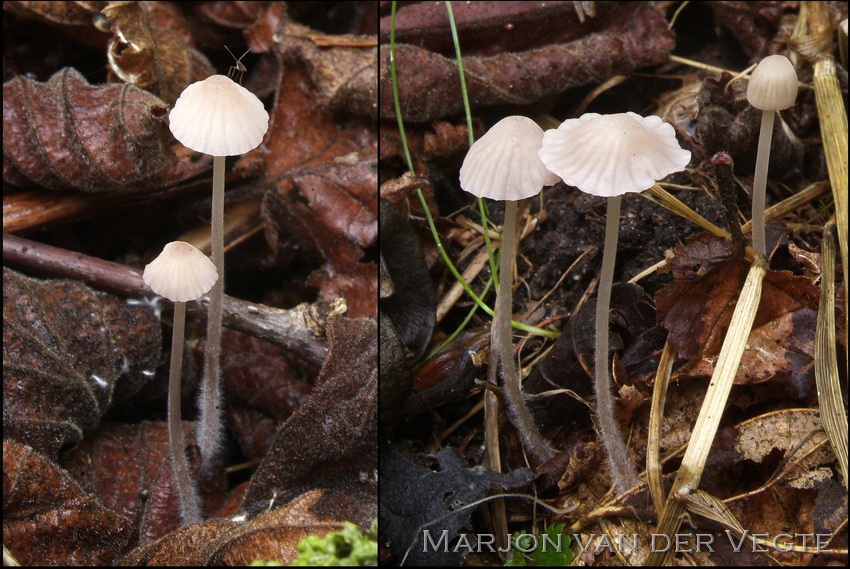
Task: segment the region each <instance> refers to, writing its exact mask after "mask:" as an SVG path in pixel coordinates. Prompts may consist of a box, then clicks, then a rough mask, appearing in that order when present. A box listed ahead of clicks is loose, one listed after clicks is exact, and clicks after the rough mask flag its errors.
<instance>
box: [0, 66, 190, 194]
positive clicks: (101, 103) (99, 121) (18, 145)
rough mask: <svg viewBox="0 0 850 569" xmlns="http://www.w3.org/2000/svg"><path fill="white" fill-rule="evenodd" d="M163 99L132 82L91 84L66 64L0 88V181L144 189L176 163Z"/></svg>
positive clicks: (55, 187)
mask: <svg viewBox="0 0 850 569" xmlns="http://www.w3.org/2000/svg"><path fill="white" fill-rule="evenodd" d="M167 114H168V109H167V108H166V105H165V103H163V102H162V101H161V100H159V99H158V98H157V97H155V96H154V95H151V94H150V93H147V92H145V91H142V90H141V89H138V88H136V87H134V86H132V85H106V86H91V85H89V84H88V83H87V82H86V80H85V78H84V77H83V76H82V75H80V73H79V72H77V71H76V70H74V69H71V68H65V69H63V70H62V71H59V72H57V73H56V74H55V75H53V77H51V78H50V80H49V81H47V82H46V83H39V82H38V81H33V80H31V79H27V78H26V77H23V76H19V77H16V78H15V79H12V80H11V81H9V82H7V83H5V84H4V85H3V180H4V181H5V182H7V183H9V184H13V185H17V186H27V185H38V186H42V187H44V188H49V189H53V190H65V189H70V188H73V189H77V190H82V191H85V192H106V191H112V190H118V189H122V190H130V189H139V188H144V187H149V186H150V185H151V184H152V183H154V182H156V181H158V180H160V179H162V178H163V177H165V175H166V173H167V171H168V169H169V168H170V167H174V166H175V165H176V159H175V157H174V154H173V153H172V152H170V151H169V150H168V149H167V148H166V147H165V145H164V143H163V137H164V136H165V135H166V134H165V133H166V130H167V129H166V123H165V117H166V115H167Z"/></svg>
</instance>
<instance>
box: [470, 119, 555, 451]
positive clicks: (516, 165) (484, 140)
mask: <svg viewBox="0 0 850 569" xmlns="http://www.w3.org/2000/svg"><path fill="white" fill-rule="evenodd" d="M542 138H543V130H542V129H541V128H540V127H539V126H537V123H535V122H534V121H533V120H531V119H529V118H526V117H522V116H510V117H507V118H504V119H502V120H500V121H499V122H498V123H496V124H495V125H493V127H492V128H491V129H490V130H489V131H487V133H486V134H485V135H484V136H482V137H481V138H479V139H478V140H477V141H476V142H475V144H473V145H472V147H471V148H470V149H469V152H467V154H466V158H464V160H463V165H462V166H461V168H460V187H461V188H463V189H464V190H466V191H467V192H469V193H471V194H473V195H475V196H478V197H480V198H490V199H495V200H505V220H504V223H503V224H502V243H501V253H500V255H499V257H500V262H499V289H498V291H497V293H496V310H495V317H494V319H493V327H492V332H491V335H490V354H491V356H490V358H491V359H490V365H491V366H497V365H498V363H499V361H501V364H502V373H503V374H504V379H505V394H506V397H505V400H506V402H507V407H508V412H509V415H510V417H511V421H512V422H513V424H514V426H515V427H516V429H517V431H518V432H519V434H520V438H521V439H522V444H523V447H524V448H525V449H526V451H527V452H528V453H529V454H530V455H531V456H533V457H534V458H535V459H536V460H537V461H539V463H543V462H545V461H546V460H548V459H549V458H551V457H552V455H553V452H552V450H551V449H550V448H549V445H548V444H546V442H545V441H544V440H543V437H542V436H541V435H540V431H539V430H538V429H537V425H535V423H534V419H533V418H532V416H531V413H530V412H529V410H528V406H527V405H526V404H525V399H524V398H523V396H522V389H521V387H520V383H519V375H518V374H517V371H516V369H515V368H514V363H513V356H512V353H513V350H512V342H511V314H512V310H511V291H512V290H513V287H512V286H511V280H512V277H513V271H512V270H511V264H512V263H513V257H514V248H515V245H514V241H515V235H514V234H515V233H516V213H517V200H521V199H524V198H528V197H531V196H534V195H537V194H539V193H540V190H541V189H543V186H550V185H552V184H554V183H556V182H557V181H558V177H557V176H555V175H554V174H552V173H551V172H549V171H548V170H547V169H546V167H545V166H544V165H543V163H542V162H541V161H540V158H538V157H537V151H538V150H539V149H540V143H541V140H542Z"/></svg>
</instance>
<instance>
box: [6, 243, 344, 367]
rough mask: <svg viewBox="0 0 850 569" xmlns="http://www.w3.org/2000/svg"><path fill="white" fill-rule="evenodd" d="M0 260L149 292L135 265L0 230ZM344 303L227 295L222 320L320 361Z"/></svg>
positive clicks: (198, 311) (201, 305)
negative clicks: (291, 304) (330, 322)
mask: <svg viewBox="0 0 850 569" xmlns="http://www.w3.org/2000/svg"><path fill="white" fill-rule="evenodd" d="M3 264H4V265H8V266H10V267H14V268H16V269H20V270H24V271H27V272H29V273H36V274H40V275H43V276H47V277H51V278H67V279H75V280H81V281H83V282H85V283H86V284H88V285H89V286H91V287H94V288H96V289H98V290H102V291H106V292H110V293H113V294H118V295H122V296H128V297H148V296H151V295H152V294H153V293H152V292H151V290H150V289H149V288H148V287H147V285H145V283H144V281H142V272H141V271H140V270H138V269H134V268H133V267H128V266H126V265H121V264H118V263H112V262H110V261H104V260H103V259H98V258H97V257H91V256H88V255H84V254H82V253H77V252H74V251H68V250H66V249H60V248H58V247H53V246H51V245H45V244H43V243H38V242H36V241H31V240H29V239H24V238H22V237H18V236H16V235H8V234H4V235H3ZM207 302H209V296H204V297H202V298H201V299H200V300H198V301H194V302H189V303H187V306H186V308H187V311H188V312H189V313H190V314H191V315H192V316H193V317H195V318H204V317H205V315H206V313H207V309H206V303H207ZM345 309H346V305H345V301H344V300H342V299H337V300H336V301H334V302H331V303H327V302H316V303H313V304H307V303H304V304H300V305H298V306H296V307H295V308H292V309H289V310H282V309H278V308H272V307H269V306H265V305H263V304H255V303H253V302H248V301H245V300H240V299H238V298H233V297H231V296H225V297H224V325H225V326H227V327H228V328H230V329H232V330H237V331H239V332H242V333H245V334H248V335H249V336H254V337H257V338H261V339H263V340H266V341H267V342H271V343H272V344H275V345H277V346H280V347H282V348H285V349H287V350H289V351H290V352H291V353H292V354H293V355H295V356H297V357H299V358H301V359H302V360H304V361H305V362H307V363H309V364H312V365H314V366H317V367H318V366H320V365H321V364H322V362H323V361H324V360H325V356H326V355H327V351H328V349H327V345H326V343H325V340H324V339H323V338H322V337H321V336H322V335H323V334H324V328H325V323H326V322H327V318H328V317H329V316H331V315H335V314H342V313H343V312H345Z"/></svg>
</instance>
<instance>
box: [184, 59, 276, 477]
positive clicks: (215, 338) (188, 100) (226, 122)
mask: <svg viewBox="0 0 850 569" xmlns="http://www.w3.org/2000/svg"><path fill="white" fill-rule="evenodd" d="M237 63H239V62H237ZM240 65H241V63H240ZM242 68H243V69H244V66H242ZM168 118H169V123H170V124H169V126H170V129H171V132H172V134H174V137H175V138H176V139H177V140H179V141H180V142H181V143H183V145H184V146H186V147H187V148H191V149H192V150H194V151H196V152H203V153H204V154H210V155H212V156H213V194H212V261H213V263H214V264H215V267H216V270H217V271H218V275H219V279H218V282H217V283H216V285H215V287H214V288H213V291H212V294H211V295H210V296H211V298H210V306H209V318H208V320H207V344H206V351H205V353H204V381H203V384H202V388H201V399H200V411H201V417H200V421H199V423H198V443H199V445H200V447H201V463H202V464H203V466H204V467H206V466H208V465H209V464H210V461H211V459H212V457H213V456H214V455H215V452H216V450H217V448H218V445H219V441H220V439H221V432H222V428H223V425H222V421H221V404H220V397H221V396H220V393H219V358H220V354H221V319H222V302H223V299H224V161H225V157H226V156H234V155H239V154H244V153H245V152H248V151H249V150H253V149H254V148H256V147H257V146H259V145H260V143H261V142H262V141H263V137H264V136H265V134H266V131H267V130H268V128H269V114H268V113H267V112H266V109H265V108H264V107H263V103H262V101H260V100H259V99H258V98H257V96H256V95H254V94H253V93H251V92H250V91H249V90H248V89H246V88H244V87H242V86H241V85H237V84H236V83H235V82H234V81H233V80H232V79H230V78H229V77H225V76H224V75H213V76H211V77H207V78H206V79H204V80H203V81H198V82H196V83H192V84H191V85H189V86H188V87H186V89H185V90H184V91H183V93H181V94H180V97H179V98H178V99H177V102H176V103H174V108H173V109H172V110H171V113H170V114H169V115H168Z"/></svg>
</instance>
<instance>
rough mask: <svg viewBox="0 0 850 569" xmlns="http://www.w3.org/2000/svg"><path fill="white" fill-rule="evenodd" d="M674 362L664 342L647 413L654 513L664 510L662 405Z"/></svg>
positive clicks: (648, 470) (648, 466)
mask: <svg viewBox="0 0 850 569" xmlns="http://www.w3.org/2000/svg"><path fill="white" fill-rule="evenodd" d="M675 360H676V348H675V347H674V346H673V344H671V343H670V342H669V341H667V342H664V350H662V352H661V358H660V360H659V362H658V370H657V371H656V372H655V386H654V387H653V389H652V410H651V411H650V413H649V440H648V441H647V448H646V474H647V478H648V480H649V492H650V494H651V495H652V504H653V505H654V506H655V511H656V512H660V511H661V510H662V509H663V508H664V498H665V496H664V480H663V473H662V471H661V427H662V421H663V419H664V403H665V401H666V400H667V386H668V384H669V382H670V372H671V371H672V370H673V362H674V361H675Z"/></svg>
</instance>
